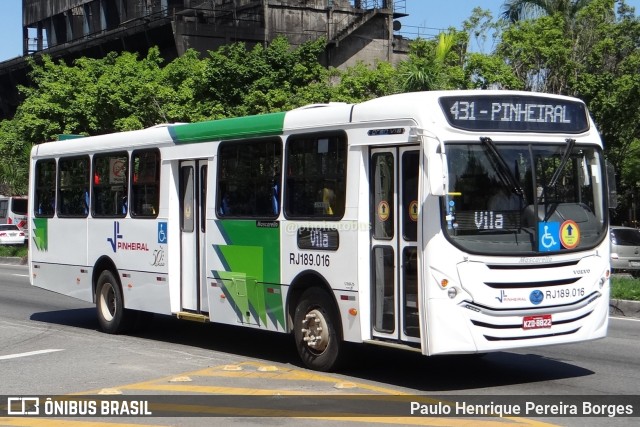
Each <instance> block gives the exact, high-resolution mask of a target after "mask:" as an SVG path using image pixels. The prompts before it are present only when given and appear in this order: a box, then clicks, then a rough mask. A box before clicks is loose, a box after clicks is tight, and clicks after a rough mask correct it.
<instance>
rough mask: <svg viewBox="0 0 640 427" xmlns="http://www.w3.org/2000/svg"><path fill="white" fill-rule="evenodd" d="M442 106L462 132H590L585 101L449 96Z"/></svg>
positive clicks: (445, 98)
mask: <svg viewBox="0 0 640 427" xmlns="http://www.w3.org/2000/svg"><path fill="white" fill-rule="evenodd" d="M440 106H441V107H442V111H443V112H444V115H445V117H446V118H447V121H448V122H449V124H450V125H451V126H453V127H456V128H458V129H464V130H471V131H499V132H563V133H581V132H585V131H587V130H588V129H589V121H588V117H587V110H586V108H585V105H584V104H583V103H582V102H578V101H570V100H564V99H556V98H546V97H542V96H519V95H472V96H445V97H442V98H440Z"/></svg>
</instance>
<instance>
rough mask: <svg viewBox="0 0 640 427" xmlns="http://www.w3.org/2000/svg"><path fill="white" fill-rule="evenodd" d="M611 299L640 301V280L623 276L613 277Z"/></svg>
mask: <svg viewBox="0 0 640 427" xmlns="http://www.w3.org/2000/svg"><path fill="white" fill-rule="evenodd" d="M611 299H623V300H630V301H640V279H633V278H630V277H622V276H614V277H612V278H611Z"/></svg>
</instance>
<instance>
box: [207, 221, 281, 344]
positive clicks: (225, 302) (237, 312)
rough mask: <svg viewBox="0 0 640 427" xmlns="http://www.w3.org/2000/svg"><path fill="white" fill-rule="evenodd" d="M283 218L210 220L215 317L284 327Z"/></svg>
mask: <svg viewBox="0 0 640 427" xmlns="http://www.w3.org/2000/svg"><path fill="white" fill-rule="evenodd" d="M279 226H280V223H279V222H278V221H256V220H214V221H208V223H207V232H208V236H207V238H208V242H207V287H208V302H209V317H210V319H211V321H212V322H219V323H226V324H230V325H238V324H242V325H245V326H254V327H260V328H265V329H268V330H272V331H280V332H284V331H285V330H286V323H285V315H284V310H283V293H284V292H283V289H282V285H281V278H280V230H279Z"/></svg>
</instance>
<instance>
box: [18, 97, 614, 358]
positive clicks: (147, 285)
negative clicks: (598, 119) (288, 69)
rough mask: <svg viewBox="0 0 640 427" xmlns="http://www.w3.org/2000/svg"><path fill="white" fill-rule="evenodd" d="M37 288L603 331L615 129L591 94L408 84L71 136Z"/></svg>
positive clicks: (47, 192) (443, 325) (142, 302)
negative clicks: (606, 147) (396, 89)
mask: <svg viewBox="0 0 640 427" xmlns="http://www.w3.org/2000/svg"><path fill="white" fill-rule="evenodd" d="M29 203H30V206H29V212H30V214H31V215H32V218H33V220H32V226H33V227H32V233H31V239H30V250H29V267H30V273H31V274H30V277H31V282H32V284H33V285H35V286H38V287H42V288H45V289H49V290H52V291H55V292H59V293H62V294H65V295H69V296H72V297H76V298H79V299H81V300H84V301H88V302H95V304H96V306H97V315H98V319H99V324H100V326H101V329H103V330H104V331H105V332H108V333H120V332H123V331H125V330H126V329H127V328H128V327H130V326H131V324H132V322H134V321H136V319H137V320H140V318H143V319H148V318H149V316H140V314H143V313H145V312H151V313H160V314H165V315H174V316H176V317H178V318H184V319H190V320H198V321H210V322H216V323H223V324H228V325H239V326H246V327H250V328H255V329H264V330H269V331H277V332H282V333H293V335H294V337H295V342H296V345H297V350H298V352H299V354H300V356H301V358H302V360H303V361H304V363H305V364H306V365H307V366H308V367H310V368H313V369H317V370H330V369H335V368H336V366H337V364H338V362H339V361H340V360H341V359H342V357H341V356H343V355H344V347H345V346H344V344H345V343H346V342H350V343H370V344H380V345H387V346H395V347H398V348H402V349H407V350H413V351H418V352H421V353H422V354H424V355H438V354H460V353H485V352H491V351H496V350H505V349H513V348H518V347H524V346H540V345H547V344H559V343H569V342H577V341H584V340H592V339H596V338H601V337H604V336H605V334H606V330H607V322H608V320H607V319H608V308H609V269H610V267H609V241H608V239H607V236H608V213H607V200H606V174H605V168H604V158H603V152H602V142H601V140H600V137H599V135H598V132H597V130H596V128H595V126H594V123H593V121H592V119H591V118H590V116H589V114H588V112H587V109H586V107H585V104H584V103H583V102H581V101H579V100H577V99H573V98H568V97H563V96H553V95H547V94H535V93H529V92H510V91H446V92H421V93H406V94H399V95H393V96H388V97H383V98H379V99H374V100H371V101H367V102H363V103H361V104H356V105H348V104H343V103H336V104H334V103H331V104H327V105H311V106H308V107H303V108H299V109H296V110H293V111H288V112H284V113H274V114H265V115H259V116H250V117H241V118H232V119H224V120H216V121H209V122H202V123H195V124H176V125H161V126H156V127H153V128H150V129H145V130H140V131H133V132H124V133H118V134H110V135H101V136H95V137H87V138H81V139H74V140H69V141H57V142H50V143H45V144H40V145H38V146H36V147H34V149H33V151H32V155H31V178H30V197H29Z"/></svg>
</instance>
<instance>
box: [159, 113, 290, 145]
mask: <svg viewBox="0 0 640 427" xmlns="http://www.w3.org/2000/svg"><path fill="white" fill-rule="evenodd" d="M285 114H286V113H271V114H261V115H257V116H248V117H236V118H231V119H221V120H212V121H208V122H201V123H191V124H186V125H173V126H169V134H170V135H171V138H172V139H173V142H175V143H176V144H189V143H196V142H206V141H218V140H223V139H238V138H248V137H258V136H274V135H281V134H282V129H283V126H284V116H285Z"/></svg>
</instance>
